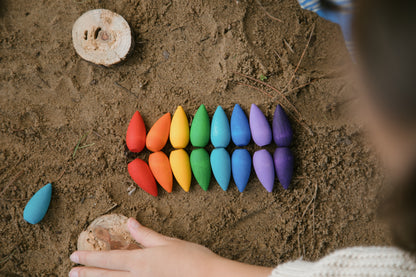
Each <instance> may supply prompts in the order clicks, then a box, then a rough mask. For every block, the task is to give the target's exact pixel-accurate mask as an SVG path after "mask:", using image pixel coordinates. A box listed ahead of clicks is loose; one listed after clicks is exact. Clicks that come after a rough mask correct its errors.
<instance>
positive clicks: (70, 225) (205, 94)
mask: <svg viewBox="0 0 416 277" xmlns="http://www.w3.org/2000/svg"><path fill="white" fill-rule="evenodd" d="M259 3H260V2H258V1H254V0H253V1H245V0H240V1H235V0H209V1H202V0H198V1H186V0H172V1H170V0H158V1H153V0H139V1H138V0H120V1H109V0H79V1H77V0H71V1H57V0H39V1H22V0H3V1H1V2H0V65H1V66H0V191H1V192H0V246H1V247H0V275H2V276H66V275H67V272H68V271H69V269H70V268H71V266H72V264H71V262H70V261H69V258H68V257H69V255H70V253H72V252H73V251H74V250H75V248H76V240H77V237H78V234H79V233H80V232H81V231H82V230H83V229H85V228H86V227H87V226H88V224H89V223H90V222H91V221H92V220H94V219H95V218H96V217H98V216H100V215H102V214H105V213H108V212H115V213H121V214H124V215H126V216H132V217H136V218H137V219H138V220H139V221H140V222H141V223H142V224H144V225H147V226H149V227H151V228H154V229H155V230H157V231H160V232H162V233H163V234H166V235H171V236H176V237H178V238H181V239H186V240H190V241H193V242H197V243H200V244H203V245H205V246H207V247H209V248H210V249H212V250H213V251H214V252H216V253H218V254H220V255H222V256H224V257H227V258H231V259H235V260H238V261H241V262H247V263H251V264H257V265H264V266H275V265H277V264H279V263H282V262H285V261H289V260H291V259H296V258H298V257H300V256H303V257H304V258H305V259H307V260H316V259H319V258H320V257H322V256H324V255H326V254H327V253H329V252H331V251H333V250H334V249H337V248H341V247H346V246H355V245H383V244H389V243H390V242H389V236H388V234H387V232H386V231H385V229H386V228H385V227H384V226H383V225H382V224H381V223H379V222H378V221H377V219H376V208H377V203H378V200H377V199H378V198H379V195H380V186H379V184H380V182H381V180H382V176H381V175H380V173H379V169H378V165H377V163H376V158H375V156H374V154H372V151H371V149H370V148H369V147H368V146H367V143H366V142H365V140H364V139H363V135H362V130H361V128H360V127H358V126H357V125H356V124H354V123H353V122H352V121H351V120H348V116H347V112H346V111H347V110H348V107H349V106H351V104H352V103H354V102H353V100H351V92H353V91H354V88H353V87H352V86H351V82H350V81H349V80H348V77H346V76H347V72H348V70H349V68H350V65H351V63H350V59H349V56H348V53H347V50H346V48H345V46H344V43H343V39H342V35H341V32H340V30H339V28H338V27H337V26H336V25H335V24H332V23H329V22H326V21H325V20H323V19H321V18H319V17H317V16H316V15H315V14H313V13H311V12H307V11H303V10H301V9H300V7H299V5H298V4H297V1H295V0H276V1H270V0H267V1H266V0H262V2H261V4H259ZM93 8H107V9H110V10H112V11H115V12H117V13H119V14H121V15H122V16H123V17H124V18H125V19H126V20H127V21H128V22H129V24H130V25H131V27H132V29H133V31H134V39H135V41H136V47H135V49H134V51H133V53H132V55H131V56H130V57H129V58H128V59H127V61H126V62H124V63H122V64H120V65H117V66H114V67H112V68H105V67H100V66H96V65H93V64H90V63H88V62H86V61H84V60H82V59H81V58H80V57H79V56H78V55H77V54H76V53H75V51H74V49H73V46H72V38H71V30H72V25H73V23H74V21H75V20H76V19H77V18H78V17H79V16H80V15H81V14H82V13H84V12H85V11H87V10H90V9H93ZM275 18H278V19H280V20H281V21H282V22H279V21H277V20H276V19H275ZM312 29H313V33H312V36H311V39H310V43H309V46H308V48H307V51H306V54H305V55H304V58H303V59H302V63H301V64H300V67H299V69H298V70H297V72H296V74H295V75H294V76H295V77H294V79H293V81H292V82H291V83H290V84H289V86H288V87H287V88H286V85H287V84H288V81H289V80H290V79H291V76H292V75H293V73H294V71H295V69H296V66H297V64H298V62H299V59H300V57H301V55H302V52H303V51H304V49H305V46H306V45H307V41H308V38H309V35H310V33H311V30H312ZM236 72H240V73H244V74H247V75H249V76H252V77H254V78H256V79H258V78H260V77H261V76H262V75H263V76H266V77H268V78H267V80H266V82H267V84H269V85H272V86H274V87H276V88H277V89H279V90H282V91H284V92H285V93H286V96H287V98H288V99H289V100H290V101H291V102H292V103H293V104H294V105H295V106H296V108H297V109H298V110H299V112H300V113H301V114H302V117H303V118H304V121H303V122H304V124H307V125H308V126H309V127H310V129H311V131H312V132H313V135H311V134H310V132H309V131H308V130H307V129H306V128H305V127H303V126H302V125H300V124H298V123H297V122H296V120H295V117H293V116H292V117H291V118H292V122H293V128H294V131H295V139H294V142H293V144H292V146H291V148H292V150H293V152H294V154H295V156H296V167H295V177H294V180H293V182H292V185H291V187H290V189H289V190H287V191H285V190H283V188H282V187H281V186H280V184H278V183H277V182H276V184H275V189H274V191H273V192H272V193H267V192H266V190H265V189H264V188H263V187H262V186H261V184H260V183H259V181H258V180H257V178H256V177H255V174H254V171H253V172H252V175H251V178H250V182H249V184H248V186H247V188H246V190H245V191H244V193H240V192H238V190H237V188H236V187H235V185H234V184H233V183H231V184H230V188H229V190H228V191H227V192H224V191H222V189H221V188H220V187H219V186H218V184H216V183H215V181H212V183H211V185H210V188H209V190H208V191H207V192H204V191H203V190H202V189H201V188H200V187H199V186H198V185H197V184H196V182H195V180H193V182H192V186H191V190H190V192H188V193H186V192H184V191H183V190H182V189H181V188H180V187H179V185H178V184H176V183H175V184H174V189H173V192H172V193H171V194H168V193H166V192H164V191H163V190H162V189H161V188H159V197H157V198H155V197H153V196H151V195H149V194H147V193H145V192H144V191H143V190H141V189H137V190H136V191H135V192H134V193H132V194H131V195H129V194H128V189H129V187H131V186H135V185H134V183H133V181H132V180H131V178H130V177H129V175H128V172H127V164H128V162H130V161H131V160H132V159H134V158H135V157H140V158H143V159H145V160H146V159H147V157H148V155H149V153H150V152H149V151H144V152H142V153H140V154H132V153H129V152H128V151H127V148H126V146H125V133H126V129H127V125H128V122H129V120H130V118H131V116H132V115H133V113H134V112H135V111H136V110H139V111H140V112H141V114H142V116H143V118H144V121H145V124H146V126H147V128H150V127H151V126H152V125H153V123H154V122H155V121H156V120H157V119H158V118H159V117H160V116H161V115H163V114H164V113H166V112H174V111H175V109H176V107H177V106H178V105H182V106H183V107H184V109H185V111H186V112H187V114H188V116H189V119H191V118H192V115H193V114H194V113H195V112H196V110H197V108H198V107H199V105H200V104H205V105H206V107H207V109H208V112H209V113H210V116H212V114H213V112H214V111H215V109H216V107H217V106H218V105H221V106H222V107H223V108H224V109H225V111H226V112H227V114H228V115H229V116H230V115H231V112H232V108H233V106H234V104H235V103H239V104H240V105H241V106H242V107H243V109H244V110H245V111H246V112H248V111H249V108H250V105H251V103H255V104H257V105H258V106H259V107H260V108H261V109H262V110H263V111H264V113H265V114H266V116H267V117H268V118H269V119H270V120H271V118H272V115H273V111H274V108H275V105H276V103H277V102H276V101H282V99H281V97H280V96H279V95H278V94H277V93H276V92H274V91H272V90H270V89H268V88H267V87H264V86H261V85H258V84H256V83H255V82H253V81H250V80H248V79H246V78H243V77H241V76H239V75H237V74H235V73H236ZM244 84H248V85H251V86H254V87H257V88H259V89H262V90H265V91H267V92H268V93H270V94H272V97H273V98H270V97H269V96H267V95H265V94H263V93H261V92H259V91H258V90H256V89H254V88H252V87H248V86H246V85H244ZM299 86H302V88H298V87H299ZM285 88H286V89H285ZM289 112H290V109H289ZM84 134H87V135H86V136H85V137H84V139H83V141H82V142H81V146H82V145H84V146H85V145H89V144H94V145H92V146H89V147H85V148H83V149H79V150H78V151H77V152H76V154H75V156H73V152H74V148H75V146H76V144H77V143H78V141H79V140H80V138H82V137H83V136H84ZM233 148H234V146H232V145H231V146H230V147H229V148H228V150H230V151H232V150H233ZM273 148H274V146H270V147H268V148H267V149H269V150H270V151H273ZM248 149H249V150H250V152H251V153H253V152H254V151H255V150H256V149H258V147H256V146H254V143H251V144H250V146H249V147H248ZM187 150H188V152H190V151H191V150H192V148H191V147H188V149H187ZM164 151H165V152H166V153H169V152H170V151H171V147H170V146H167V147H166V148H165V149H164ZM47 182H53V195H52V202H51V205H50V209H49V211H48V213H47V214H46V216H45V218H44V220H43V221H42V222H41V223H40V224H37V225H30V224H28V223H26V222H25V221H24V220H23V216H22V213H23V209H24V206H25V204H26V202H27V201H28V199H29V198H30V197H31V196H32V195H33V194H34V193H35V192H36V191H37V190H38V189H39V188H40V187H42V186H43V185H45V184H46V183H47ZM315 191H316V195H315ZM315 196H316V197H315ZM110 209H111V211H110Z"/></svg>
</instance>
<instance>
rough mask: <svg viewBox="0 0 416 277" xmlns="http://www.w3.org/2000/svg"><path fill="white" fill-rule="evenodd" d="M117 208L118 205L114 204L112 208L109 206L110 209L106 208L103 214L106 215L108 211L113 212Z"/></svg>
mask: <svg viewBox="0 0 416 277" xmlns="http://www.w3.org/2000/svg"><path fill="white" fill-rule="evenodd" d="M117 206H118V204H117V203H115V204H114V205H113V206H111V207H110V208H108V209H107V210H106V211H105V212H103V214H106V213H108V212H110V211H112V210H114V209H115V208H116V207H117Z"/></svg>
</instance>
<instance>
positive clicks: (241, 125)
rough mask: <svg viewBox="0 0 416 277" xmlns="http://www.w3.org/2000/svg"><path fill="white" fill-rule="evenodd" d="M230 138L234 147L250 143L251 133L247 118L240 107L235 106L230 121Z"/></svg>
mask: <svg viewBox="0 0 416 277" xmlns="http://www.w3.org/2000/svg"><path fill="white" fill-rule="evenodd" d="M230 126H231V138H232V140H233V142H234V144H235V145H237V146H246V145H247V144H249V143H250V140H251V133H250V124H249V122H248V118H247V116H246V114H245V113H244V111H243V109H242V108H241V107H240V105H238V104H235V106H234V109H233V113H232V114H231V120H230Z"/></svg>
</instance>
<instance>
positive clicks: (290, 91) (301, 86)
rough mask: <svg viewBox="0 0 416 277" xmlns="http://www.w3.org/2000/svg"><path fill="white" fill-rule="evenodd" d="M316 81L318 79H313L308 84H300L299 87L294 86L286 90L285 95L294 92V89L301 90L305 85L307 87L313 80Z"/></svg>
mask: <svg viewBox="0 0 416 277" xmlns="http://www.w3.org/2000/svg"><path fill="white" fill-rule="evenodd" d="M315 81H316V79H313V80H312V81H310V82H307V83H306V84H303V85H300V86H298V87H295V88H292V89H291V90H288V91H286V92H285V95H288V94H290V93H292V92H294V91H297V90H299V89H302V88H304V87H307V86H309V85H310V84H312V83H313V82H315Z"/></svg>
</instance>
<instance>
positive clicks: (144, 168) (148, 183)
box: [127, 159, 157, 196]
mask: <svg viewBox="0 0 416 277" xmlns="http://www.w3.org/2000/svg"><path fill="white" fill-rule="evenodd" d="M127 168H128V171H129V174H130V176H131V178H132V179H133V181H134V182H135V183H136V184H137V185H138V186H139V187H141V188H142V189H143V190H144V191H146V192H147V193H150V194H151V195H153V196H157V185H156V181H155V178H154V177H153V175H152V172H151V171H150V168H149V166H148V165H147V163H146V162H145V161H143V160H141V159H135V160H133V161H132V162H130V163H129V164H128V166H127Z"/></svg>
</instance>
